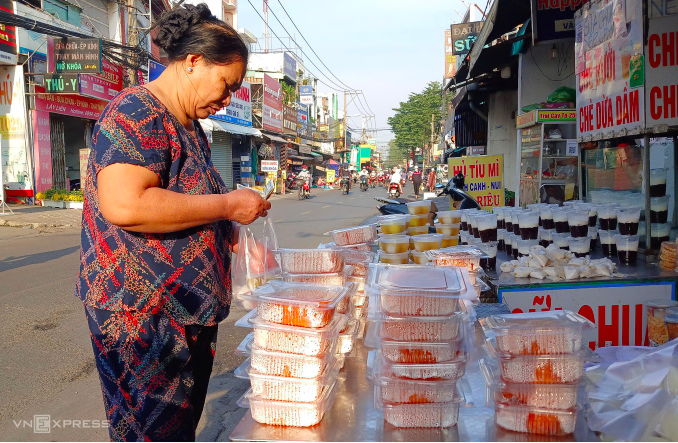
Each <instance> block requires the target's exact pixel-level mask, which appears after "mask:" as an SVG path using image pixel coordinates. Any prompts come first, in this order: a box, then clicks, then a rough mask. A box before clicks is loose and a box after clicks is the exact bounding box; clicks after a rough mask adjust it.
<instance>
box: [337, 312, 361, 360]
mask: <svg viewBox="0 0 678 443" xmlns="http://www.w3.org/2000/svg"><path fill="white" fill-rule="evenodd" d="M359 322H360V321H359V320H356V319H354V318H352V319H350V320H349V321H348V323H346V327H345V328H344V330H343V331H341V332H340V333H339V338H338V340H337V354H342V355H347V354H350V353H351V352H353V347H354V346H353V345H354V340H355V338H356V336H357V335H358V329H359V327H360V324H359Z"/></svg>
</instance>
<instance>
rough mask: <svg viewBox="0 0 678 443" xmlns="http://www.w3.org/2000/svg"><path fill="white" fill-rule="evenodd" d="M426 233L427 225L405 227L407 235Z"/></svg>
mask: <svg viewBox="0 0 678 443" xmlns="http://www.w3.org/2000/svg"><path fill="white" fill-rule="evenodd" d="M423 234H428V226H411V227H409V228H407V235H410V236H412V235H423Z"/></svg>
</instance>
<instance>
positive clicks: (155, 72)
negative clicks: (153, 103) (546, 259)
mask: <svg viewBox="0 0 678 443" xmlns="http://www.w3.org/2000/svg"><path fill="white" fill-rule="evenodd" d="M164 70H165V65H161V64H160V63H158V62H154V61H153V60H149V61H148V81H149V82H152V81H153V80H155V79H156V78H158V77H160V74H162V71H164Z"/></svg>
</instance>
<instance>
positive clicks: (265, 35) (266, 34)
mask: <svg viewBox="0 0 678 443" xmlns="http://www.w3.org/2000/svg"><path fill="white" fill-rule="evenodd" d="M268 40H269V33H268V0H264V52H266V53H268Z"/></svg>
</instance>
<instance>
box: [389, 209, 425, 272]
mask: <svg viewBox="0 0 678 443" xmlns="http://www.w3.org/2000/svg"><path fill="white" fill-rule="evenodd" d="M378 223H379V227H380V230H381V234H380V235H379V240H378V243H379V247H380V251H379V257H378V260H379V261H381V262H383V263H391V264H406V263H409V261H410V252H409V249H410V243H409V239H410V236H409V234H408V229H410V228H409V223H410V215H387V216H385V217H380V218H379V222H378ZM419 228H421V227H419ZM427 230H428V229H427ZM391 236H398V238H400V239H401V241H403V242H404V240H403V239H402V237H403V236H404V237H406V238H407V249H406V250H404V251H402V249H403V248H402V247H395V246H394V245H395V243H394V242H396V241H397V240H391V241H390V242H389V241H388V240H387V241H386V242H382V241H381V239H383V238H389V237H391ZM393 238H396V237H393ZM387 243H388V244H390V246H385V245H386V244H387ZM394 250H398V251H401V252H388V251H394Z"/></svg>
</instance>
